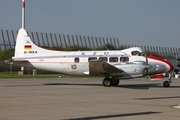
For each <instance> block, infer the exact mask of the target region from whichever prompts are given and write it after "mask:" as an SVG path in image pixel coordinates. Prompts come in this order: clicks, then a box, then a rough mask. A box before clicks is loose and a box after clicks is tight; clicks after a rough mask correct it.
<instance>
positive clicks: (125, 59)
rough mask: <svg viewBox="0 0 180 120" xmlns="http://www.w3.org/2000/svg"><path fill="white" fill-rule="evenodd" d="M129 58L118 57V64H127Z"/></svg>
mask: <svg viewBox="0 0 180 120" xmlns="http://www.w3.org/2000/svg"><path fill="white" fill-rule="evenodd" d="M128 61H129V58H128V57H120V62H128Z"/></svg>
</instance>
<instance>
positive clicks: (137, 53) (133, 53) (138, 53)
mask: <svg viewBox="0 0 180 120" xmlns="http://www.w3.org/2000/svg"><path fill="white" fill-rule="evenodd" d="M131 55H132V56H142V55H141V53H140V52H139V51H132V52H131Z"/></svg>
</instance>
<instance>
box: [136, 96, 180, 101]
mask: <svg viewBox="0 0 180 120" xmlns="http://www.w3.org/2000/svg"><path fill="white" fill-rule="evenodd" d="M173 98H180V96H171V97H169V96H168V97H151V98H136V99H135V100H159V99H173Z"/></svg>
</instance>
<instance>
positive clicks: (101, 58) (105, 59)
mask: <svg viewBox="0 0 180 120" xmlns="http://www.w3.org/2000/svg"><path fill="white" fill-rule="evenodd" d="M99 60H102V61H104V62H107V61H108V58H107V57H99Z"/></svg>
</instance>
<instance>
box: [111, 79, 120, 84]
mask: <svg viewBox="0 0 180 120" xmlns="http://www.w3.org/2000/svg"><path fill="white" fill-rule="evenodd" d="M118 84H119V79H112V80H111V85H112V86H118Z"/></svg>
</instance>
